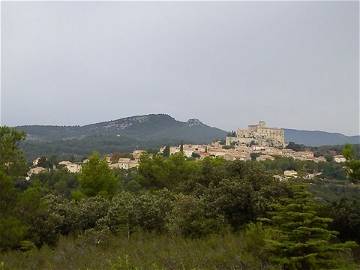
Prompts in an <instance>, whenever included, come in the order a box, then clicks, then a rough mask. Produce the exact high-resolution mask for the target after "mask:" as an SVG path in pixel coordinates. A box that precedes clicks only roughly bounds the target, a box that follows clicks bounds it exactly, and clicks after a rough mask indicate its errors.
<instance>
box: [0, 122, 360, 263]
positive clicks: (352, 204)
mask: <svg viewBox="0 0 360 270" xmlns="http://www.w3.org/2000/svg"><path fill="white" fill-rule="evenodd" d="M24 138H25V134H23V133H20V132H18V131H16V130H14V129H11V128H7V127H1V128H0V185H1V186H0V249H1V250H2V254H9V252H10V253H11V252H13V251H14V250H21V251H22V253H24V254H26V252H33V251H34V250H38V249H40V250H42V249H43V248H44V246H45V247H46V246H48V247H50V248H52V249H54V250H56V248H57V246H58V244H59V241H60V242H61V239H64V237H65V238H67V239H70V238H71V239H81V237H83V236H84V235H88V234H91V235H93V239H95V240H94V243H87V245H90V246H91V245H95V246H97V245H99V243H101V242H102V241H107V242H110V241H115V240H109V239H127V241H130V242H131V241H135V240H132V239H136V236H137V235H139V234H142V235H148V234H151V235H155V236H154V237H155V238H156V239H159V238H161V237H168V239H188V241H192V242H191V243H197V242H196V241H200V242H201V241H208V240H206V239H209V237H229V235H230V236H231V237H232V239H237V238H236V237H238V236H239V235H241V237H242V238H241V239H242V240H241V241H242V242H243V243H242V244H240V243H239V245H244V247H243V248H242V249H241V250H240V251H239V254H238V256H240V255H241V254H242V253H241V252H248V253H249V254H252V259H251V260H249V259H246V258H243V259H240V260H239V261H236V262H234V265H232V266H231V267H235V266H236V267H240V266H241V267H245V269H260V268H259V267H262V269H340V268H341V267H342V269H356V267H357V266H356V260H357V258H356V256H354V255H353V254H354V252H356V250H357V243H359V242H360V211H359V209H360V208H359V207H358V205H359V202H360V198H359V197H351V198H349V197H347V196H346V194H341V195H340V196H337V198H336V199H335V200H328V199H327V198H326V197H325V196H322V197H320V196H319V193H316V192H315V191H314V190H312V189H311V188H309V186H312V185H314V184H315V181H323V180H319V179H315V180H312V181H309V180H302V179H297V180H295V181H278V180H276V179H274V177H273V174H274V172H278V171H281V170H282V169H284V168H285V167H286V168H288V167H289V166H298V167H297V169H298V170H304V171H306V172H308V171H311V170H318V169H319V168H317V167H314V166H320V165H314V164H310V163H307V162H298V161H294V160H290V161H289V160H283V159H277V160H276V161H274V162H273V163H271V161H266V162H256V161H246V162H245V161H231V162H230V161H225V160H224V159H221V158H206V159H204V160H195V159H191V158H190V159H189V158H186V157H184V156H183V155H182V154H181V153H178V154H175V155H171V156H170V157H164V156H162V155H157V154H155V155H149V154H145V155H143V156H142V157H141V160H140V165H139V167H138V168H135V169H131V170H129V171H124V170H111V169H110V168H109V167H108V164H107V163H106V161H105V160H104V159H103V158H102V157H101V156H100V155H99V154H96V153H95V154H93V155H91V156H90V157H89V161H88V162H87V163H85V164H84V165H83V167H82V170H81V172H80V173H79V174H72V173H69V172H67V171H65V170H63V169H59V170H51V171H50V172H47V173H43V174H39V175H36V176H32V177H31V179H30V180H29V181H27V180H24V175H25V174H26V171H27V166H26V162H25V159H24V157H23V153H22V152H21V151H20V150H19V148H18V143H19V142H20V141H21V140H23V139H24ZM344 155H345V156H346V158H347V160H348V161H347V162H346V164H345V165H346V166H345V175H344V177H347V178H348V179H347V180H345V179H343V181H348V182H349V181H351V182H353V183H355V184H353V186H355V187H356V182H357V181H358V180H359V179H360V177H359V160H357V159H356V158H355V155H354V151H353V149H352V148H351V147H350V146H346V147H345V149H344ZM321 166H323V165H321ZM316 183H318V182H316ZM104 236H106V237H104ZM59 239H60V240H59ZM119 241H120V240H119ZM174 241H175V240H174ZM194 241H195V242H194ZM234 241H235V240H234ZM356 242H357V243H356ZM244 243H249V244H244ZM250 243H251V244H250ZM172 248H174V249H176V248H178V247H177V246H174V247H172ZM240 253H241V254H240ZM11 254H12V253H11ZM130 255H131V254H130ZM4 256H5V255H4ZM19 256H20V255H19ZM235 257H236V256H235ZM235 257H234V258H235ZM240 257H242V256H240ZM22 258H23V257H22ZM234 258H231V260H232V259H234ZM169 259H170V258H169ZM1 260H2V257H1V255H0V261H1ZM226 260H230V258H227V259H224V258H223V259H222V261H221V263H222V264H226ZM154 263H155V262H154ZM214 263H215V262H214ZM5 265H6V264H5ZM114 265H115V266H114V267H118V268H114V269H135V267H134V268H130V266H129V267H128V268H125V267H124V266H123V261H122V262H121V265H122V266H121V267H123V268H121V267H120V266H116V265H119V262H115V263H114ZM154 267H155V266H154ZM156 267H158V268H154V269H159V268H160V269H174V268H171V267H170V266H168V265H165V264H161V265H157V266H156ZM194 267H196V266H194V265H193V266H192V268H194ZM207 267H208V268H205V269H215V268H213V267H212V265H208V266H207ZM139 269H140V268H139ZM144 269H149V268H144ZM175 269H176V268H175ZM189 269H191V268H189ZM216 269H226V268H216ZM228 269H234V268H228Z"/></svg>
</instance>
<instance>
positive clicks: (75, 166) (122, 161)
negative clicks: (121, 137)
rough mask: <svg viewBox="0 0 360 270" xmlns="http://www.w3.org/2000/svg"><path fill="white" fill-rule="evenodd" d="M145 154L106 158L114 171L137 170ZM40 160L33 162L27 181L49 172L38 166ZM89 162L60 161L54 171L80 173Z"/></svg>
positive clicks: (141, 152) (139, 151)
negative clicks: (36, 175) (141, 157)
mask: <svg viewBox="0 0 360 270" xmlns="http://www.w3.org/2000/svg"><path fill="white" fill-rule="evenodd" d="M144 152H145V151H144V150H135V151H133V152H132V154H131V156H132V158H124V157H119V158H116V159H114V158H113V157H112V155H108V156H106V157H105V160H106V161H107V163H108V164H109V167H110V168H112V169H124V170H128V169H131V168H136V167H138V166H139V160H140V156H141V155H142V154H143V153H144ZM39 160H40V158H37V159H35V160H34V161H33V166H32V167H31V168H30V170H29V171H28V177H27V179H30V177H31V175H33V174H39V173H43V172H47V171H49V169H46V168H43V167H40V166H38V163H39ZM88 161H89V160H88V159H85V160H84V161H83V162H80V163H78V162H71V161H68V160H64V161H60V162H59V163H58V165H57V167H55V168H53V169H61V168H64V169H66V170H67V171H69V172H71V173H79V172H80V171H81V167H82V165H83V164H84V163H86V162H88Z"/></svg>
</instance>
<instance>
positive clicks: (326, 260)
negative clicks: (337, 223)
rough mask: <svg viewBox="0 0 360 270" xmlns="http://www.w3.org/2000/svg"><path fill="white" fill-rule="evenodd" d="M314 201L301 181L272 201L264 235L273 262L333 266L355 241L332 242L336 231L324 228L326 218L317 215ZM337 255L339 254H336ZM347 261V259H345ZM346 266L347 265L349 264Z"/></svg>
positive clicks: (305, 268)
mask: <svg viewBox="0 0 360 270" xmlns="http://www.w3.org/2000/svg"><path fill="white" fill-rule="evenodd" d="M316 210H317V204H316V202H315V200H314V198H313V197H312V194H311V193H310V192H308V191H307V190H306V186H305V185H295V186H294V187H293V194H292V196H289V197H288V198H284V199H282V200H281V202H280V203H278V204H276V205H274V211H273V212H271V213H270V216H271V217H270V219H269V221H270V223H271V228H270V230H272V231H273V232H274V234H271V235H276V237H272V238H271V239H270V238H269V239H267V243H268V244H269V249H270V251H271V253H272V254H273V255H272V257H271V259H272V260H273V262H275V263H278V264H280V265H282V266H283V269H286V270H294V269H299V270H300V269H301V270H310V269H335V268H337V267H339V266H341V264H342V263H344V260H342V259H341V258H343V257H342V256H345V255H346V251H349V249H350V248H352V247H355V246H356V243H355V242H345V243H336V242H335V241H334V240H335V238H336V235H337V234H338V233H337V232H336V231H331V230H329V229H328V224H329V223H330V222H331V221H332V219H330V218H323V217H319V216H318V215H317V211H316ZM340 255H341V256H340ZM345 263H346V264H347V265H350V262H345ZM348 267H349V268H346V269H351V268H350V266H348Z"/></svg>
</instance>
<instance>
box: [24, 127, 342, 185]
mask: <svg viewBox="0 0 360 270" xmlns="http://www.w3.org/2000/svg"><path fill="white" fill-rule="evenodd" d="M285 146H286V144H285V137H284V130H283V129H280V128H270V127H267V126H266V123H265V122H264V121H260V122H259V123H258V124H256V125H249V126H248V128H245V129H238V130H237V132H236V133H232V134H231V135H230V136H227V137H226V145H222V144H221V143H220V142H213V143H211V144H207V145H205V144H204V145H203V144H184V145H181V146H180V145H179V146H170V147H169V148H170V149H169V150H170V151H169V152H170V155H173V154H175V153H179V152H182V153H183V154H184V155H185V156H186V157H189V158H190V157H193V158H199V159H203V158H206V157H221V158H224V159H225V160H230V161H233V160H244V161H245V160H251V159H252V158H254V157H255V158H256V160H257V161H264V160H273V159H275V157H288V158H294V159H296V160H310V161H314V162H324V161H326V159H325V157H323V156H320V157H315V155H314V153H313V152H311V151H294V150H292V149H287V148H285ZM165 149H166V146H164V147H161V148H160V151H159V152H160V153H163V152H164V151H165ZM144 152H145V151H144V150H135V151H133V152H132V154H131V155H130V156H131V158H130V157H120V156H117V155H115V154H114V155H109V156H106V157H105V159H106V161H107V162H108V164H109V167H110V168H112V169H124V170H128V169H131V168H136V167H138V166H139V160H140V157H141V155H142V154H143V153H144ZM39 160H40V158H38V159H36V160H34V162H33V166H32V168H31V169H30V171H29V173H28V176H29V177H30V176H31V175H32V174H38V173H41V172H45V171H47V169H45V168H42V167H39V165H38V163H39ZM334 161H335V162H338V163H342V162H345V161H346V159H345V158H344V157H343V156H342V155H335V156H334ZM85 162H87V160H85V161H83V163H85ZM81 166H82V163H74V162H71V161H61V162H60V163H59V164H58V167H60V168H61V167H62V168H65V169H67V170H68V171H69V172H72V173H78V172H80V170H81ZM295 173H296V172H295ZM295 173H294V172H287V173H286V174H288V175H284V177H287V178H288V177H295Z"/></svg>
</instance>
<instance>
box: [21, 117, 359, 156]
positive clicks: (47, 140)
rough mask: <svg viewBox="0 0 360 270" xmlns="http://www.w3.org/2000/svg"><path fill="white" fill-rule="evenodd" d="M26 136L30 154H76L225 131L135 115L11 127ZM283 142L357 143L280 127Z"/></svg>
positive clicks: (221, 135)
mask: <svg viewBox="0 0 360 270" xmlns="http://www.w3.org/2000/svg"><path fill="white" fill-rule="evenodd" d="M15 128H17V129H19V130H22V131H24V132H26V133H27V139H26V141H25V142H24V143H22V147H23V149H24V151H25V152H27V153H32V155H31V156H34V155H45V154H46V155H49V154H55V155H58V154H79V155H86V154H88V153H89V152H90V153H91V152H92V151H99V152H107V151H110V152H116V151H131V150H133V149H138V148H158V147H159V146H161V145H165V144H179V143H181V142H184V143H193V144H203V143H204V144H205V143H210V142H211V141H213V140H223V139H225V137H226V134H227V133H228V132H227V131H225V130H222V129H219V128H216V127H212V126H209V125H206V124H204V123H203V122H201V121H200V120H199V119H195V118H191V119H189V120H187V121H179V120H176V119H175V118H174V117H172V116H170V115H168V114H147V115H136V116H130V117H125V118H120V119H115V120H110V121H103V122H98V123H93V124H87V125H83V126H79V125H77V126H52V125H24V126H17V127H15ZM284 133H285V139H286V141H287V142H290V141H292V142H295V143H298V144H304V145H307V146H320V145H341V144H345V143H352V144H358V143H360V136H346V135H344V134H341V133H331V132H326V131H309V130H297V129H286V128H284Z"/></svg>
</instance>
